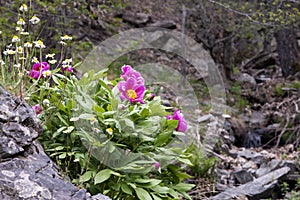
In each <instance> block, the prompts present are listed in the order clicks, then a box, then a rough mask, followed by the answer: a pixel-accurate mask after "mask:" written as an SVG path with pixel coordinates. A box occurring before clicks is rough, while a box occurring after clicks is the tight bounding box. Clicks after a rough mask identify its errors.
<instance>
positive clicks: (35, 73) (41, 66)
mask: <svg viewBox="0 0 300 200" xmlns="http://www.w3.org/2000/svg"><path fill="white" fill-rule="evenodd" d="M49 69H50V66H49V64H48V63H47V62H42V63H35V64H34V65H33V66H32V69H31V70H30V72H29V76H30V77H32V78H34V79H38V78H39V77H40V76H41V75H42V74H43V72H44V71H47V70H49Z"/></svg>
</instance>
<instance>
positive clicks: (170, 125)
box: [167, 120, 178, 130]
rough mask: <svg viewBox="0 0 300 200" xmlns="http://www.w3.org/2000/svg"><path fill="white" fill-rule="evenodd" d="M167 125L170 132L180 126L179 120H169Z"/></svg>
mask: <svg viewBox="0 0 300 200" xmlns="http://www.w3.org/2000/svg"><path fill="white" fill-rule="evenodd" d="M167 125H168V128H169V129H170V130H175V129H176V128H177V126H178V120H167Z"/></svg>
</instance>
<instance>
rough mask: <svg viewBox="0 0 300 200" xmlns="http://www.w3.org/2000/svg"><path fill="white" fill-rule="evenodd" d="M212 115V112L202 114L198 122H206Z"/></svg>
mask: <svg viewBox="0 0 300 200" xmlns="http://www.w3.org/2000/svg"><path fill="white" fill-rule="evenodd" d="M212 117H213V115H211V114H208V115H203V116H200V117H198V122H199V123H202V122H205V121H207V120H209V119H210V118H212Z"/></svg>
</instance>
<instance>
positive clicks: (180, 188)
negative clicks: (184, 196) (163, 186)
mask: <svg viewBox="0 0 300 200" xmlns="http://www.w3.org/2000/svg"><path fill="white" fill-rule="evenodd" d="M193 187H195V185H194V184H188V183H178V184H177V185H175V186H173V189H175V190H178V191H180V192H186V191H189V190H191V189H192V188H193Z"/></svg>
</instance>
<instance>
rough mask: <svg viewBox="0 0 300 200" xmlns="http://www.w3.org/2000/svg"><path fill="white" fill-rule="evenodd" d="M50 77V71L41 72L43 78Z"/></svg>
mask: <svg viewBox="0 0 300 200" xmlns="http://www.w3.org/2000/svg"><path fill="white" fill-rule="evenodd" d="M51 75H52V72H51V71H50V70H46V71H43V76H44V77H47V76H51Z"/></svg>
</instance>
